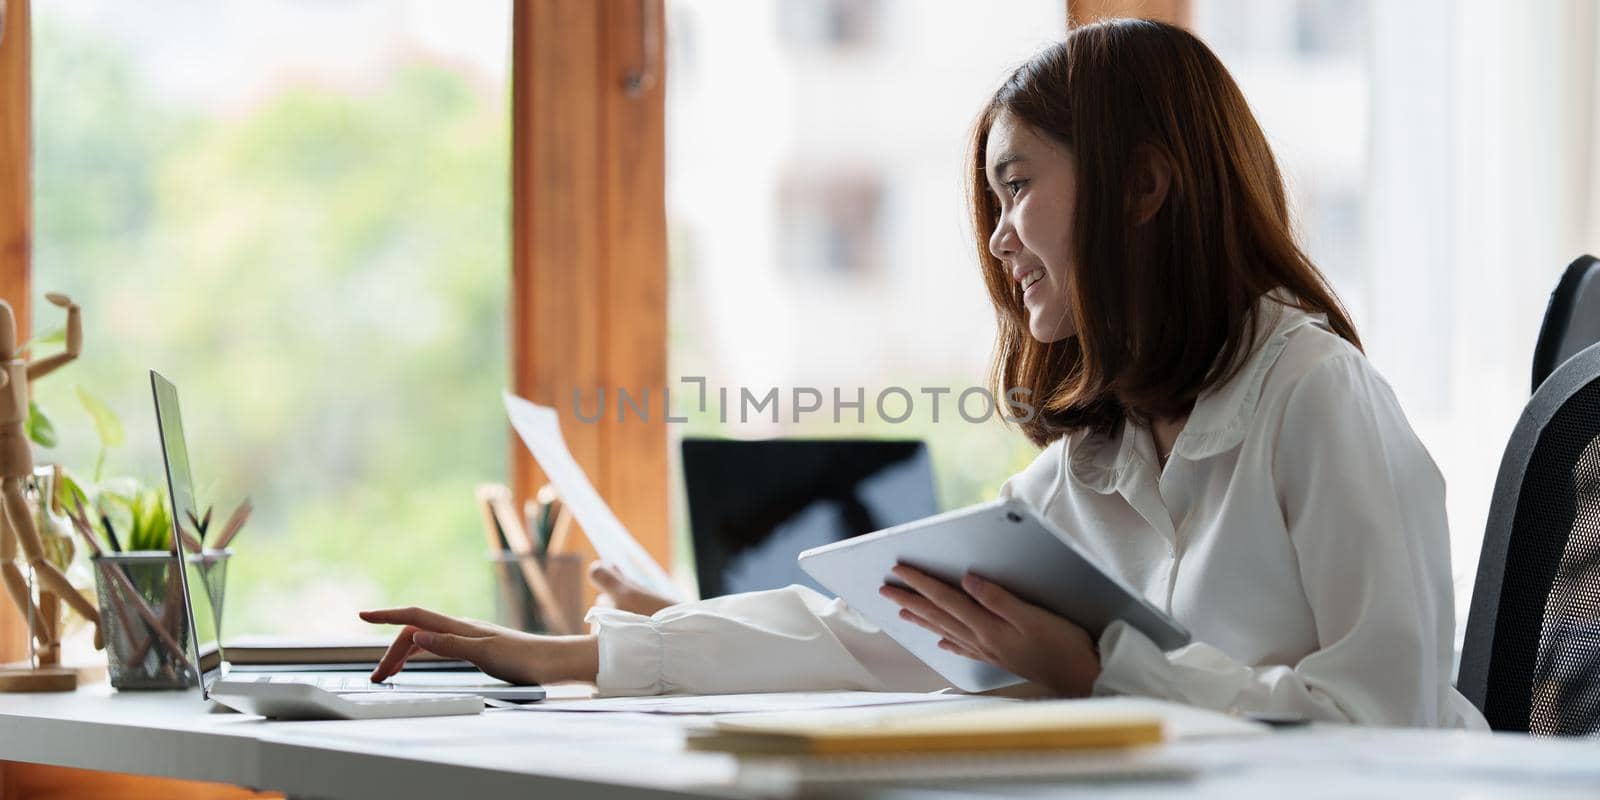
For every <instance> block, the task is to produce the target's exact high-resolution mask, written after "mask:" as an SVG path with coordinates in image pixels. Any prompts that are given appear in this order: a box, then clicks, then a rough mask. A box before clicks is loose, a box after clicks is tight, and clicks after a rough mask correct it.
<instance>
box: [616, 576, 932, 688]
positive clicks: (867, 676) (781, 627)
mask: <svg viewBox="0 0 1600 800" xmlns="http://www.w3.org/2000/svg"><path fill="white" fill-rule="evenodd" d="M588 621H589V622H590V624H591V625H592V626H593V627H594V630H595V632H596V633H597V634H598V636H599V642H600V672H599V675H598V677H597V678H596V680H595V683H596V685H597V686H598V687H599V689H600V692H601V693H602V694H607V695H644V694H662V693H669V692H683V693H691V694H733V693H738V692H781V691H823V690H830V689H855V690H866V691H906V692H913V691H932V690H935V689H941V688H944V687H945V686H947V685H948V684H947V683H946V682H945V680H944V679H943V678H941V677H939V675H938V673H936V672H934V671H933V670H931V669H929V668H928V667H927V666H925V665H924V664H923V663H922V662H921V661H920V660H918V659H917V657H916V656H913V655H911V653H909V652H907V651H906V649H905V648H903V647H901V646H900V645H899V644H898V643H896V642H895V641H894V640H893V639H891V638H889V636H888V634H885V633H883V632H882V631H881V630H879V629H878V628H877V627H876V626H874V625H873V624H872V623H870V622H868V621H867V620H866V618H865V617H862V616H861V615H860V614H859V613H857V612H856V611H855V610H854V609H852V608H850V607H849V606H847V605H845V602H844V601H843V600H839V599H829V598H827V597H824V596H823V595H821V594H819V593H818V592H816V591H814V590H812V589H810V588H809V587H805V586H797V585H796V586H787V587H784V588H782V589H773V590H770V591H764V592H747V593H744V594H733V595H727V596H725V597H716V598H712V599H710V600H701V601H697V602H691V603H680V604H678V605H675V606H670V607H668V608H664V609H662V610H661V611H658V612H656V614H655V615H654V616H651V617H645V616H641V615H638V614H632V613H629V612H626V611H619V610H617V609H611V608H595V609H592V610H590V611H589V616H588Z"/></svg>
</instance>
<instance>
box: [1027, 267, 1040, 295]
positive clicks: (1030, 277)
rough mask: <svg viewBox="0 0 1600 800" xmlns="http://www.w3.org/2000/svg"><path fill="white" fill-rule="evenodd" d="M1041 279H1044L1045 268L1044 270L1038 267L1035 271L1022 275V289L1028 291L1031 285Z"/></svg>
mask: <svg viewBox="0 0 1600 800" xmlns="http://www.w3.org/2000/svg"><path fill="white" fill-rule="evenodd" d="M1041 280H1044V270H1042V269H1036V270H1034V271H1032V272H1030V273H1028V274H1026V275H1024V276H1022V291H1024V292H1026V291H1028V288H1029V287H1031V286H1033V285H1034V284H1036V283H1038V282H1039V281H1041Z"/></svg>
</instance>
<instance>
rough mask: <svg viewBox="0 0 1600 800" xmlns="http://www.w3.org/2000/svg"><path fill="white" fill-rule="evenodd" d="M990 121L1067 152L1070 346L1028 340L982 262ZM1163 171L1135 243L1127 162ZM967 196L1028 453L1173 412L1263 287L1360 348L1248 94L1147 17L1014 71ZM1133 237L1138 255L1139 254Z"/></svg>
mask: <svg viewBox="0 0 1600 800" xmlns="http://www.w3.org/2000/svg"><path fill="white" fill-rule="evenodd" d="M1002 112H1005V113H1009V114H1012V115H1014V116H1015V117H1016V118H1017V119H1018V120H1020V121H1022V122H1025V123H1027V124H1028V125H1029V126H1031V127H1032V128H1033V129H1035V130H1036V131H1037V132H1039V133H1041V134H1043V135H1046V136H1050V137H1053V138H1054V139H1056V140H1057V141H1059V142H1061V143H1063V144H1065V145H1066V146H1067V147H1068V148H1070V150H1071V152H1072V154H1073V156H1074V157H1075V159H1076V161H1077V181H1078V184H1077V202H1076V207H1077V210H1076V213H1075V218H1074V219H1072V220H1062V224H1063V225H1066V224H1071V225H1072V231H1073V237H1072V238H1073V241H1072V242H1071V245H1070V246H1071V248H1072V252H1073V255H1074V259H1073V260H1074V264H1075V266H1074V267H1073V274H1072V275H1071V276H1069V278H1068V280H1067V281H1066V284H1067V286H1068V288H1067V294H1068V297H1067V303H1068V308H1069V310H1070V313H1071V314H1072V316H1073V318H1074V319H1075V321H1076V322H1077V335H1076V336H1073V337H1071V338H1069V339H1066V340H1064V341H1060V342H1053V343H1048V344H1045V343H1040V342H1038V341H1037V340H1035V339H1034V338H1033V337H1032V336H1031V335H1030V334H1029V332H1028V318H1027V311H1026V309H1025V308H1024V307H1023V305H1022V298H1021V293H1020V292H1019V291H1018V287H1017V284H1016V282H1015V281H1014V280H1012V278H1011V275H1010V273H1009V272H1008V271H1007V269H1006V268H1005V266H1004V265H1003V264H1002V263H1001V262H1000V260H999V259H997V258H995V257H994V256H993V255H992V254H991V253H990V252H989V249H988V244H987V242H988V238H989V234H990V233H991V232H992V231H993V230H994V228H995V225H996V223H997V220H998V219H999V215H1000V208H999V204H998V201H997V200H996V199H995V197H994V195H993V194H992V193H991V191H990V189H989V184H988V180H987V178H986V176H985V174H984V151H985V149H986V148H987V144H988V138H989V129H990V127H991V126H992V125H993V123H994V121H995V119H996V117H998V116H999V115H1000V114H1001V113H1002ZM1136 148H1148V150H1144V151H1141V152H1147V153H1153V155H1154V157H1157V158H1162V159H1165V160H1166V161H1167V163H1168V164H1169V165H1170V166H1171V169H1172V178H1171V182H1170V186H1169V188H1168V190H1167V195H1166V199H1165V202H1164V203H1163V204H1162V206H1161V208H1160V209H1159V210H1158V211H1157V212H1156V214H1155V216H1154V217H1152V218H1151V219H1150V220H1149V221H1148V222H1146V223H1144V225H1143V226H1142V229H1141V230H1140V231H1139V233H1138V234H1137V237H1136V235H1135V232H1134V229H1133V221H1132V220H1131V219H1130V218H1129V214H1128V213H1127V208H1128V195H1127V187H1128V181H1129V177H1130V174H1131V172H1132V169H1133V164H1134V161H1133V159H1134V157H1135V149H1136ZM968 158H969V165H970V166H969V171H968V182H969V186H968V194H969V198H968V199H969V201H970V205H971V209H972V218H973V226H974V229H975V231H976V232H977V239H978V261H979V263H980V265H981V266H982V269H983V277H984V282H985V284H987V286H988V289H989V296H990V298H991V299H992V300H993V301H994V305H995V309H996V314H997V316H998V317H999V338H998V341H997V342H996V347H995V353H994V362H993V364H992V366H991V374H990V382H991V384H992V385H993V388H994V390H995V391H996V397H1004V396H1006V395H1005V392H1007V391H1008V390H1012V389H1016V388H1021V389H1026V390H1027V391H1028V393H1029V399H1028V401H1027V402H1028V403H1029V404H1030V405H1032V406H1033V407H1034V408H1035V413H1034V415H1033V418H1032V419H1031V420H1024V421H1022V422H1021V426H1022V429H1023V432H1024V433H1026V434H1027V436H1028V438H1029V439H1030V440H1032V441H1033V442H1034V444H1036V445H1039V446H1041V447H1042V446H1044V445H1045V444H1047V443H1049V442H1051V441H1053V440H1054V439H1056V438H1058V437H1060V436H1062V435H1063V434H1065V433H1067V432H1070V431H1072V430H1075V429H1080V428H1085V427H1087V428H1091V429H1093V430H1096V431H1103V432H1110V431H1112V430H1114V428H1115V426H1116V425H1117V424H1119V423H1120V422H1121V421H1122V419H1123V418H1124V417H1129V418H1132V419H1135V420H1138V421H1148V420H1149V419H1151V418H1154V417H1170V416H1177V415H1181V414H1182V413H1184V411H1185V409H1188V408H1189V407H1190V405H1191V404H1192V403H1193V401H1194V399H1195V398H1196V397H1198V396H1199V395H1200V393H1201V392H1202V391H1204V390H1205V389H1206V388H1208V387H1210V386H1213V385H1218V384H1220V383H1223V382H1225V381H1227V380H1228V379H1229V378H1231V377H1232V376H1233V375H1234V373H1236V372H1237V371H1238V369H1239V368H1240V366H1242V363H1243V362H1244V361H1245V357H1246V356H1248V354H1249V352H1250V350H1251V348H1252V347H1253V346H1254V342H1255V339H1256V335H1257V331H1256V328H1257V327H1258V326H1259V323H1258V320H1257V319H1256V318H1255V315H1253V314H1251V313H1250V312H1251V310H1252V309H1253V308H1254V307H1255V304H1256V302H1257V300H1258V299H1259V298H1260V297H1261V296H1262V295H1264V294H1266V293H1267V292H1270V291H1273V290H1275V289H1282V290H1285V291H1286V293H1287V294H1288V296H1289V297H1291V298H1293V300H1294V302H1295V303H1296V305H1298V306H1299V307H1300V308H1302V309H1304V310H1306V311H1310V312H1313V313H1321V314H1326V315H1327V318H1328V323H1329V326H1330V327H1331V328H1332V329H1333V331H1334V332H1335V333H1336V334H1338V335H1339V336H1342V337H1343V338H1345V339H1347V340H1349V341H1350V342H1351V343H1352V344H1354V345H1355V346H1356V347H1358V348H1359V347H1360V346H1361V342H1360V339H1359V338H1358V337H1357V335H1356V331H1355V326H1354V325H1352V324H1351V322H1350V319H1349V317H1348V315H1347V314H1346V313H1345V310H1344V307H1343V306H1342V305H1341V304H1340V302H1339V300H1338V298H1337V297H1336V296H1335V295H1334V292H1333V290H1332V288H1331V287H1330V286H1329V285H1328V282H1327V279H1326V278H1324V277H1323V275H1322V273H1321V272H1320V271H1318V270H1317V267H1316V265H1314V264H1313V263H1312V262H1311V259H1310V258H1308V257H1307V256H1306V254H1305V253H1304V252H1303V251H1302V250H1301V249H1300V247H1299V245H1298V244H1296V242H1295V238H1294V234H1293V233H1292V230H1291V223H1290V219H1289V206H1288V202H1287V200H1286V197H1285V191H1284V186H1283V177H1282V175H1281V174H1280V173H1279V171H1278V165H1277V162H1276V161H1275V160H1274V159H1273V156H1272V151H1271V149H1270V148H1269V147H1268V146H1267V140H1266V137H1265V136H1264V135H1263V134H1262V132H1261V127H1260V126H1259V125H1258V124H1257V123H1256V120H1255V117H1254V116H1253V115H1252V114H1251V113H1250V108H1249V106H1248V104H1246V102H1245V99H1244V95H1243V93H1241V92H1240V91H1239V87H1238V85H1236V84H1235V83H1234V81H1233V78H1232V77H1231V76H1229V75H1228V71H1227V70H1226V69H1225V68H1224V67H1223V66H1222V62H1220V61H1219V60H1217V57H1216V56H1215V55H1214V54H1213V53H1212V52H1211V50H1210V49H1209V48H1207V47H1206V46H1205V44H1204V43H1202V42H1201V41H1200V40H1199V39H1197V38H1195V37H1194V36H1193V35H1192V34H1190V33H1188V32H1187V31H1185V30H1183V29H1182V28H1178V27H1175V26H1172V25H1167V24H1164V23H1160V22H1155V21H1150V20H1134V19H1118V20H1106V21H1102V22H1098V23H1095V24H1093V25H1087V26H1084V27H1080V28H1077V29H1075V30H1073V31H1072V32H1071V33H1070V34H1068V35H1067V38H1066V39H1065V40H1064V41H1062V42H1059V43H1057V44H1054V45H1051V46H1050V47H1048V48H1046V49H1044V50H1043V51H1041V52H1040V53H1039V54H1038V55H1035V56H1034V57H1033V58H1032V59H1030V60H1029V61H1028V62H1027V63H1026V64H1023V65H1022V66H1021V67H1019V68H1017V70H1016V71H1015V72H1013V73H1012V74H1011V76H1010V78H1009V79H1007V80H1006V82H1005V83H1004V84H1003V85H1002V86H1001V87H1000V89H999V90H997V91H996V92H995V94H994V97H993V99H991V100H990V101H989V104H988V105H987V106H986V107H985V108H984V110H983V113H982V114H981V115H980V116H979V118H978V121H977V124H976V125H975V126H974V129H973V135H972V140H971V147H970V153H969V156H968ZM1136 238H1137V241H1136Z"/></svg>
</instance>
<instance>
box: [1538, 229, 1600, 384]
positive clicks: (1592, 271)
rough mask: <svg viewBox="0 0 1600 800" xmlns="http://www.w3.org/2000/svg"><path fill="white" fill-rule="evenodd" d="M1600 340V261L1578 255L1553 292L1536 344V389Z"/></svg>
mask: <svg viewBox="0 0 1600 800" xmlns="http://www.w3.org/2000/svg"><path fill="white" fill-rule="evenodd" d="M1596 342H1600V261H1596V260H1595V257H1594V256H1578V258H1577V260H1576V261H1573V262H1572V263H1571V264H1568V265H1567V271H1566V272H1564V273H1562V274H1561V281H1560V282H1559V283H1557V284H1556V288H1555V291H1553V292H1551V293H1550V302H1549V304H1548V305H1547V306H1545V310H1544V323H1543V324H1542V325H1540V326H1539V342H1538V344H1536V345H1534V348H1533V391H1536V392H1537V391H1539V384H1542V383H1544V381H1545V379H1546V378H1548V377H1550V373H1552V372H1554V371H1555V369H1556V367H1559V366H1561V364H1562V363H1563V362H1565V361H1566V360H1567V359H1569V358H1572V357H1573V356H1575V355H1577V354H1578V351H1580V350H1582V349H1584V348H1585V347H1588V346H1589V345H1591V344H1594V343H1596Z"/></svg>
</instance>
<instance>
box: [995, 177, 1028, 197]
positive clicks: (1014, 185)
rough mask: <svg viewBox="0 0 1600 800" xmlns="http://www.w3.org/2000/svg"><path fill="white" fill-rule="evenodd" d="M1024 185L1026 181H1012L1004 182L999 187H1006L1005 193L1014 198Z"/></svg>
mask: <svg viewBox="0 0 1600 800" xmlns="http://www.w3.org/2000/svg"><path fill="white" fill-rule="evenodd" d="M1026 183H1027V181H1025V180H1014V181H1006V182H1005V183H1002V184H1000V185H1001V186H1004V187H1006V191H1007V192H1008V193H1010V194H1011V196H1012V197H1016V196H1017V192H1020V191H1022V187H1023V185H1024V184H1026Z"/></svg>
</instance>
